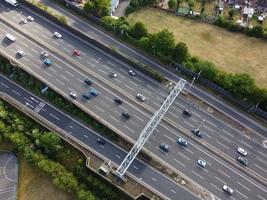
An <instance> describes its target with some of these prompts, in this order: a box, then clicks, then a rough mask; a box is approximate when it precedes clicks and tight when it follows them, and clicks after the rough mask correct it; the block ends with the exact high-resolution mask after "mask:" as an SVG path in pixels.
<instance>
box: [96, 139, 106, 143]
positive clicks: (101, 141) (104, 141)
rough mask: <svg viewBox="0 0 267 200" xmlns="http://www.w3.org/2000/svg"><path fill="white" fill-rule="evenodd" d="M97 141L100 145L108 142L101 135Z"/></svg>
mask: <svg viewBox="0 0 267 200" xmlns="http://www.w3.org/2000/svg"><path fill="white" fill-rule="evenodd" d="M96 142H97V143H98V144H100V145H103V144H105V143H106V140H104V139H103V138H101V137H98V138H96Z"/></svg>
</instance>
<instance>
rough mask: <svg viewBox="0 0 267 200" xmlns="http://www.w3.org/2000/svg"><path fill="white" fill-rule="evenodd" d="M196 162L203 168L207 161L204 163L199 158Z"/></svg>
mask: <svg viewBox="0 0 267 200" xmlns="http://www.w3.org/2000/svg"><path fill="white" fill-rule="evenodd" d="M197 164H198V165H199V166H200V167H203V168H205V167H206V165H207V163H206V162H205V161H204V160H201V159H198V161H197Z"/></svg>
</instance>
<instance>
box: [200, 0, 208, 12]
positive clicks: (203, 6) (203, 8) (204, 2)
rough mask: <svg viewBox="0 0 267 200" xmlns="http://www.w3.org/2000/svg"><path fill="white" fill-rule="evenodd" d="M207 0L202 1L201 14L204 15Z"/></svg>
mask: <svg viewBox="0 0 267 200" xmlns="http://www.w3.org/2000/svg"><path fill="white" fill-rule="evenodd" d="M206 2H207V0H201V12H200V13H201V14H202V15H203V14H204V12H205V6H206Z"/></svg>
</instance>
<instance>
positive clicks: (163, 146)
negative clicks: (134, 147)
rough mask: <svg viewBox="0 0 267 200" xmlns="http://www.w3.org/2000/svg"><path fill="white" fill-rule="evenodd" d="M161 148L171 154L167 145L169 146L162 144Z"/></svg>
mask: <svg viewBox="0 0 267 200" xmlns="http://www.w3.org/2000/svg"><path fill="white" fill-rule="evenodd" d="M159 148H160V149H161V150H162V151H164V152H169V151H170V146H169V145H167V144H163V143H162V144H161V145H159Z"/></svg>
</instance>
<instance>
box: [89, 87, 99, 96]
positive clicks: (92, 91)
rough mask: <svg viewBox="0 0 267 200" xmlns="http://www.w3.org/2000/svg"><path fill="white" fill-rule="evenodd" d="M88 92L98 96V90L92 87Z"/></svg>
mask: <svg viewBox="0 0 267 200" xmlns="http://www.w3.org/2000/svg"><path fill="white" fill-rule="evenodd" d="M89 93H90V94H91V95H92V96H94V97H96V96H98V94H99V92H98V91H97V90H96V89H94V88H91V89H90V91H89Z"/></svg>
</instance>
